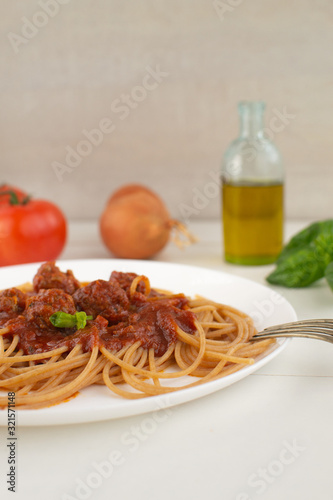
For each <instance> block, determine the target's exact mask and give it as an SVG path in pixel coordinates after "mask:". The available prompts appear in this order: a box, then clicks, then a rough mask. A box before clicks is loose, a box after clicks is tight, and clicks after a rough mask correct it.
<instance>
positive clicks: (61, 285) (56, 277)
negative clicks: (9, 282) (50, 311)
mask: <svg viewBox="0 0 333 500" xmlns="http://www.w3.org/2000/svg"><path fill="white" fill-rule="evenodd" d="M33 286H34V290H35V291H36V292H39V291H40V290H47V289H50V288H58V289H60V290H64V291H65V292H66V293H69V294H70V295H73V293H74V292H75V290H77V289H78V288H80V282H79V281H78V280H77V279H76V278H75V276H74V275H73V273H72V271H66V272H65V273H63V272H62V271H60V269H59V268H58V267H57V266H56V265H55V262H45V264H42V265H41V266H40V268H39V269H38V271H37V273H36V275H35V277H34V279H33Z"/></svg>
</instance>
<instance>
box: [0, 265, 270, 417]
mask: <svg viewBox="0 0 333 500" xmlns="http://www.w3.org/2000/svg"><path fill="white" fill-rule="evenodd" d="M0 327H1V329H0V391H4V392H3V394H4V395H3V396H0V406H1V407H3V408H4V407H5V406H6V405H7V397H6V396H7V395H6V392H15V393H16V396H15V402H16V406H17V407H18V408H27V409H29V408H42V407H47V406H51V405H54V404H57V403H60V402H63V401H65V400H68V399H69V398H71V397H73V396H74V395H76V394H77V393H78V392H79V391H81V390H82V389H83V388H84V387H87V386H91V385H93V384H100V385H105V386H107V387H108V388H109V389H110V390H111V391H112V392H113V393H115V394H116V395H117V396H120V397H125V398H129V399H136V398H143V397H147V396H155V395H158V394H165V393H169V392H173V391H176V390H180V389H184V388H185V387H193V386H196V385H199V384H202V383H205V382H207V381H210V380H214V379H216V378H219V377H223V376H225V375H229V374H231V373H233V372H235V371H237V370H239V369H240V368H242V367H244V366H246V365H249V364H252V363H253V362H254V360H255V359H256V358H257V357H258V356H260V355H262V354H263V353H264V352H265V351H266V350H267V349H268V348H269V346H270V345H271V344H272V343H273V342H274V341H272V340H263V341H258V342H250V341H249V340H250V339H251V337H252V336H253V335H254V334H255V332H256V330H255V328H254V325H253V322H252V320H251V318H250V317H249V316H247V315H246V314H245V313H242V312H240V311H238V310H236V309H234V308H232V307H230V306H227V305H223V304H218V303H215V302H213V301H211V300H207V299H205V298H202V297H196V298H194V299H190V298H187V297H185V296H184V295H183V294H172V293H169V292H165V291H159V290H155V289H151V286H150V282H149V279H148V278H147V277H146V276H138V275H136V274H135V273H122V272H116V271H114V272H112V274H111V276H110V279H109V280H108V281H105V280H96V281H93V282H90V283H80V282H79V281H78V280H77V279H76V278H75V277H74V275H73V273H72V272H71V271H66V273H64V272H62V271H60V269H59V268H58V267H57V266H56V265H55V263H54V262H47V263H45V264H43V265H42V266H41V267H40V269H39V270H38V272H37V274H36V275H35V276H34V278H33V283H32V284H25V285H22V286H21V287H17V288H10V289H7V290H3V291H2V292H1V293H0ZM189 375H190V376H192V377H188V376H189ZM177 379H178V380H179V381H181V382H182V381H184V383H181V385H179V383H177ZM175 383H177V385H176V386H175V385H174V384H175Z"/></svg>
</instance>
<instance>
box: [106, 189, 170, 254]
mask: <svg viewBox="0 0 333 500" xmlns="http://www.w3.org/2000/svg"><path fill="white" fill-rule="evenodd" d="M172 227H173V221H172V219H171V218H170V214H169V212H168V210H167V209H166V207H165V205H164V203H163V202H162V200H161V199H160V198H159V197H158V196H157V195H156V194H155V193H153V191H151V190H150V189H148V188H146V187H144V186H141V185H139V184H129V185H126V186H123V187H122V188H120V189H119V190H117V191H116V192H115V193H114V194H113V195H112V196H111V197H110V199H109V200H108V202H107V205H106V207H105V209H104V212H103V213H102V216H101V218H100V232H101V236H102V239H103V241H104V243H105V245H106V246H107V248H108V249H109V250H110V251H111V252H112V253H113V254H114V255H115V256H116V257H120V258H124V259H147V258H149V257H152V256H153V255H155V254H156V253H157V252H159V251H160V250H162V248H164V247H165V245H166V244H167V243H168V241H169V238H170V232H171V229H172Z"/></svg>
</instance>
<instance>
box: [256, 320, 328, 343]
mask: <svg viewBox="0 0 333 500" xmlns="http://www.w3.org/2000/svg"><path fill="white" fill-rule="evenodd" d="M279 337H306V338H309V339H318V340H324V341H326V342H330V343H331V344H333V319H307V320H304V321H293V322H292V323H283V324H281V325H276V326H270V327H268V328H265V329H264V330H262V331H261V332H259V333H257V334H256V335H254V336H253V337H252V339H251V340H262V339H271V338H279Z"/></svg>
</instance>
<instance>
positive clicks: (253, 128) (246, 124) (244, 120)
mask: <svg viewBox="0 0 333 500" xmlns="http://www.w3.org/2000/svg"><path fill="white" fill-rule="evenodd" d="M264 109H265V104H264V103H263V102H261V101H255V102H241V103H239V105H238V111H239V116H240V136H241V137H243V138H247V139H258V138H263V137H264V133H263V128H264Z"/></svg>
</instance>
